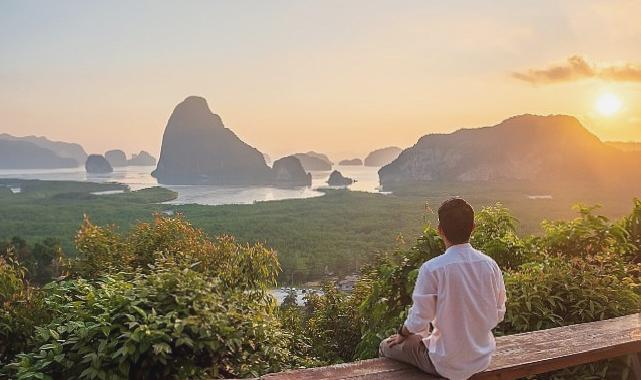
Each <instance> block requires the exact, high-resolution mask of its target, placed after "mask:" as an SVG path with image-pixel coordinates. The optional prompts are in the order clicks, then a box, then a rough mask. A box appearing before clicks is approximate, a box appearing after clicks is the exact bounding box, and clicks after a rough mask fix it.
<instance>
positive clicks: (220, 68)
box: [0, 0, 641, 159]
mask: <svg viewBox="0 0 641 380" xmlns="http://www.w3.org/2000/svg"><path fill="white" fill-rule="evenodd" d="M477 3H478V4H477ZM493 4H495V5H494V6H492V7H489V6H487V5H485V4H481V2H473V1H454V2H447V5H446V4H445V2H443V4H442V5H438V4H436V3H434V2H426V1H400V2H399V1H391V0H390V1H350V2H344V1H334V0H331V1H315V2H299V1H273V2H262V1H255V2H250V1H247V2H235V1H234V2H232V1H229V2H205V1H189V2H181V3H178V2H157V1H154V2H136V3H134V4H128V3H127V2H105V3H103V4H100V3H93V4H87V3H86V2H84V1H60V2H55V3H54V2H51V3H47V2H40V1H23V0H15V1H13V0H10V1H3V2H2V4H0V55H1V56H2V59H1V60H0V83H2V85H1V86H0V115H2V126H0V133H1V132H7V133H11V134H14V135H28V134H36V135H45V136H47V137H49V138H52V139H58V140H65V141H73V142H79V143H81V144H83V146H85V148H86V149H87V150H88V151H89V152H104V151H105V150H107V149H112V148H120V149H124V150H125V151H126V152H127V153H131V152H132V151H137V150H140V149H145V150H148V151H150V152H152V153H154V154H157V153H158V151H159V148H160V141H161V137H162V132H163V129H164V127H165V124H166V121H167V118H168V117H169V115H170V113H171V111H172V109H173V107H174V106H175V105H176V104H177V103H178V102H180V101H181V100H182V99H184V98H185V97H187V96H189V95H200V96H204V97H205V98H207V100H208V102H209V105H210V107H211V108H212V110H213V111H214V112H216V113H218V114H220V115H221V117H222V118H223V121H224V122H225V124H226V125H227V126H228V127H229V128H231V129H233V130H234V131H235V132H236V133H237V134H238V135H239V136H240V137H241V138H242V139H243V140H245V141H246V142H248V143H250V144H252V145H253V146H255V147H257V148H258V149H260V150H262V151H264V152H267V153H268V154H270V155H271V156H272V157H273V158H277V157H279V156H281V155H284V154H287V153H291V152H294V151H307V150H312V149H313V150H317V151H321V152H326V153H328V154H330V156H332V158H334V159H342V158H348V157H349V158H351V157H363V156H364V155H365V154H366V153H367V152H368V151H370V150H373V149H375V148H379V147H383V146H388V145H398V146H401V147H407V146H409V145H412V144H413V143H414V142H416V140H417V139H418V137H420V136H422V135H424V134H427V133H432V132H448V131H452V130H454V129H457V128H460V127H475V126H484V125H491V124H496V123H498V122H500V121H501V120H503V119H505V118H507V117H509V116H512V115H515V114H522V113H536V114H548V113H565V114H572V115H575V116H577V117H579V118H580V119H581V120H582V121H583V122H584V123H585V125H586V126H587V127H588V128H589V129H590V130H591V131H593V132H594V133H596V134H597V135H598V136H599V137H601V138H602V139H616V140H639V141H641V68H640V66H639V64H641V22H639V19H638V16H639V15H641V2H638V1H608V2H602V1H594V2H592V1H568V2H557V1H539V2H533V3H531V5H529V6H525V5H524V3H523V2H508V1H505V2H496V3H493ZM574 56H577V57H576V58H571V57H574ZM605 92H609V93H613V94H615V95H616V96H617V97H619V98H620V99H621V101H622V109H621V110H620V111H619V112H617V113H616V114H614V115H613V116H611V117H604V116H602V115H600V114H598V113H597V112H596V107H595V103H596V100H597V98H598V97H599V96H600V95H601V94H603V93H605Z"/></svg>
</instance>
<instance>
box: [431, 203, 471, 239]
mask: <svg viewBox="0 0 641 380" xmlns="http://www.w3.org/2000/svg"><path fill="white" fill-rule="evenodd" d="M438 224H439V226H440V227H441V230H442V231H443V234H444V235H445V237H446V238H447V240H449V241H450V243H452V244H462V243H467V242H469V241H470V235H471V234H472V230H473V229H474V209H473V208H472V206H470V204H469V203H467V202H466V201H465V200H464V199H462V198H450V199H448V200H446V201H445V202H443V204H442V205H441V207H439V208H438Z"/></svg>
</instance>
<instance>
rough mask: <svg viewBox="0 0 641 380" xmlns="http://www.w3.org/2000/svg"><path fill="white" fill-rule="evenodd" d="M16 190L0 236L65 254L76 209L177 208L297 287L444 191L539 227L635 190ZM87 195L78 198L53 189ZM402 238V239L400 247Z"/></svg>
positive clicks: (27, 184) (1, 200) (102, 212)
mask: <svg viewBox="0 0 641 380" xmlns="http://www.w3.org/2000/svg"><path fill="white" fill-rule="evenodd" d="M3 183H7V184H13V185H18V186H20V187H21V188H22V192H21V193H18V194H11V192H10V191H8V192H7V194H4V193H0V208H1V209H2V217H1V218H0V239H9V238H11V237H12V236H15V235H19V236H21V237H22V238H24V239H26V240H27V241H30V242H36V241H42V240H44V239H46V238H48V237H51V236H53V237H56V238H58V239H59V240H60V243H61V245H62V248H63V250H64V252H65V253H66V254H67V255H69V256H71V257H73V256H74V255H75V254H76V253H77V252H76V250H75V247H74V237H75V235H76V232H77V229H78V224H79V222H80V221H81V220H82V215H83V214H85V213H86V214H87V215H90V216H91V220H92V222H94V223H96V224H98V225H115V226H118V228H120V229H123V230H127V229H129V228H131V227H133V226H135V225H136V224H138V223H139V222H140V221H147V222H149V221H151V220H152V218H151V215H152V214H153V213H157V212H162V211H165V210H168V209H170V210H172V211H175V212H177V213H182V214H183V215H185V217H186V218H188V219H189V221H190V222H191V223H193V225H194V226H197V227H199V228H201V229H203V230H204V231H205V232H206V233H207V234H208V235H209V236H219V235H232V236H234V237H236V239H237V241H238V242H242V243H250V244H254V243H258V242H260V243H264V244H265V245H267V246H269V247H271V248H273V249H274V250H276V251H277V252H278V256H279V262H280V265H281V267H282V272H280V275H279V282H281V283H282V284H286V283H289V284H300V283H303V282H305V281H310V280H318V279H322V278H324V277H325V276H327V275H328V274H329V273H333V274H334V275H337V276H343V275H347V274H350V273H355V272H358V271H359V270H360V268H361V267H362V266H363V265H366V264H368V263H371V262H372V260H373V259H374V258H375V256H376V255H377V254H380V253H381V252H389V251H393V250H394V249H396V248H397V244H396V236H398V235H399V234H401V235H403V236H405V237H411V238H412V239H408V240H407V241H408V242H409V243H411V242H412V241H413V240H414V239H413V238H414V237H415V236H418V235H420V234H421V232H422V229H423V225H424V224H426V223H429V222H435V220H436V217H435V215H434V214H433V213H425V212H424V211H425V210H424V207H423V205H424V204H426V203H427V204H429V205H438V204H440V202H442V201H443V200H444V199H446V198H449V197H450V196H452V194H453V193H455V194H457V195H460V196H463V197H464V198H465V199H467V200H468V201H469V202H470V203H471V204H472V205H473V206H474V207H475V208H476V209H481V208H482V207H484V206H489V205H492V204H494V203H495V202H497V201H500V202H501V203H502V204H503V205H504V206H505V207H507V208H509V209H510V210H511V212H512V213H513V215H514V216H515V217H517V218H518V220H519V224H518V232H519V233H520V234H525V233H527V234H531V233H537V234H538V233H539V232H540V222H541V221H542V220H543V219H545V218H548V219H550V220H561V219H567V218H572V217H574V213H573V212H572V210H571V209H570V206H571V205H572V204H574V203H576V202H583V203H586V204H593V203H596V202H599V203H601V204H603V208H602V211H601V212H602V213H603V214H604V215H607V216H609V217H621V216H623V215H625V214H626V213H627V212H628V211H629V200H630V199H631V197H633V196H635V195H638V194H639V189H638V187H639V186H637V185H635V184H634V183H631V184H630V185H629V186H611V187H610V188H602V187H600V186H599V185H598V184H590V185H589V186H586V185H577V184H567V185H563V186H557V185H555V184H548V183H539V182H536V183H532V182H526V181H523V182H515V181H510V182H508V183H502V182H500V181H482V182H465V183H461V182H455V183H451V182H450V183H448V182H440V181H433V182H430V183H427V184H413V185H411V186H407V187H399V188H394V189H391V190H393V191H394V194H393V195H382V194H371V193H363V192H357V191H327V192H325V194H324V195H323V196H321V197H316V198H309V199H304V200H302V199H291V200H284V201H270V202H257V203H255V204H248V205H221V206H207V205H196V204H192V205H168V204H165V203H164V202H167V201H170V200H172V199H174V198H175V197H176V194H175V193H173V192H172V191H169V190H167V189H163V188H152V189H145V190H140V191H126V192H125V193H122V194H109V195H91V194H89V193H90V192H97V191H105V190H117V189H123V187H122V185H118V184H112V183H103V184H96V183H86V182H71V181H31V180H13V179H0V188H1V187H2V186H1V184H3ZM67 193H76V194H77V193H86V194H89V195H91V196H90V197H87V198H78V197H75V198H73V197H72V196H69V197H64V196H60V197H58V196H56V195H57V194H67ZM527 194H553V195H554V196H553V198H552V199H539V200H532V199H527V197H526V195H527ZM410 245H411V244H408V245H404V246H403V247H402V249H403V250H406V249H408V248H409V246H410Z"/></svg>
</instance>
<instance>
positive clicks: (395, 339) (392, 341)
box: [388, 334, 407, 347]
mask: <svg viewBox="0 0 641 380" xmlns="http://www.w3.org/2000/svg"><path fill="white" fill-rule="evenodd" d="M405 339H407V337H405V336H402V335H399V334H394V335H392V336H391V337H389V341H388V345H389V346H390V347H394V346H396V345H397V344H401V343H403V342H404V341H405Z"/></svg>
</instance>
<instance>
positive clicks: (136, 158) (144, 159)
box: [127, 150, 156, 166]
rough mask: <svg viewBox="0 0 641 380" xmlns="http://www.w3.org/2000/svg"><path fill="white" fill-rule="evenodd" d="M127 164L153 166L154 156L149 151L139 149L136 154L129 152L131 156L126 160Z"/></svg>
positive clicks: (154, 162) (154, 163)
mask: <svg viewBox="0 0 641 380" xmlns="http://www.w3.org/2000/svg"><path fill="white" fill-rule="evenodd" d="M127 165H135V166H154V165H156V158H155V157H154V156H152V155H151V154H149V152H146V151H144V150H141V151H140V153H138V154H136V153H132V154H131V158H130V159H129V160H128V161H127Z"/></svg>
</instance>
